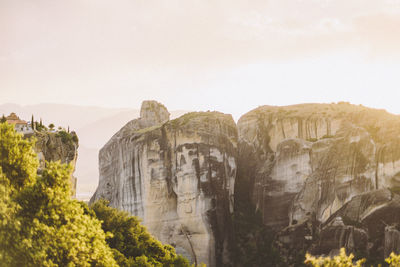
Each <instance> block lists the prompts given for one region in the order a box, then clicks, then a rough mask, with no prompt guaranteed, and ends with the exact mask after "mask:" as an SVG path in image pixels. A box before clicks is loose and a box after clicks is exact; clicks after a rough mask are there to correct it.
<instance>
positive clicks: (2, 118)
mask: <svg viewBox="0 0 400 267" xmlns="http://www.w3.org/2000/svg"><path fill="white" fill-rule="evenodd" d="M6 121H7V119H6V117H5V116H4V114H3V116H2V117H1V119H0V123H3V122H6Z"/></svg>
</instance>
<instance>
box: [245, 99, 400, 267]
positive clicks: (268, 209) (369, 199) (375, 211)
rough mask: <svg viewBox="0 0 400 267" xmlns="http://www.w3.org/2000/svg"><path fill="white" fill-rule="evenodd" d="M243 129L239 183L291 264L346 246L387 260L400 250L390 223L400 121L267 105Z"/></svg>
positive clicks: (343, 107)
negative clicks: (297, 256)
mask: <svg viewBox="0 0 400 267" xmlns="http://www.w3.org/2000/svg"><path fill="white" fill-rule="evenodd" d="M238 132H239V159H238V161H239V170H238V173H239V175H238V177H237V179H240V180H241V181H242V182H243V181H245V182H246V183H248V184H249V195H250V197H251V198H252V201H253V203H254V204H255V205H256V207H257V209H258V210H260V211H261V213H262V214H263V221H264V224H266V225H268V226H270V227H272V228H273V229H274V230H275V232H276V233H278V235H277V241H276V245H277V246H278V247H279V248H280V250H281V252H282V254H283V255H284V257H285V258H286V259H287V260H288V262H290V260H291V256H292V255H293V254H294V252H295V251H299V250H303V251H305V250H312V251H314V252H315V253H316V254H329V253H335V252H337V251H338V249H339V248H340V247H341V246H344V247H347V248H348V250H350V251H358V252H360V251H361V252H363V253H366V254H368V253H370V252H371V253H372V252H375V251H378V253H379V255H381V256H382V258H383V254H384V253H385V254H387V253H386V252H385V251H388V250H389V249H388V248H387V247H394V248H396V249H398V248H397V247H398V246H397V242H398V232H396V231H397V230H393V229H391V228H390V229H386V230H385V225H391V224H394V223H395V222H396V220H397V219H398V218H395V217H396V216H392V214H393V213H394V212H395V211H396V210H397V207H398V205H399V203H400V202H399V200H398V196H397V194H396V193H393V192H391V191H396V188H398V187H399V181H400V180H399V177H400V176H399V174H400V164H399V163H400V162H399V160H400V155H399V154H400V153H399V151H400V150H399V149H398V148H399V143H400V136H399V134H398V133H399V132H400V117H398V116H395V115H391V114H389V113H387V112H385V111H380V110H373V109H368V108H365V107H362V106H354V105H350V104H346V103H342V104H331V105H329V104H305V105H296V106H289V107H269V106H264V107H260V108H258V109H255V110H253V111H251V112H249V113H247V114H245V115H244V116H243V117H242V118H241V119H240V120H239V122H238ZM388 189H391V191H390V190H388ZM382 190H383V191H382ZM350 214H351V216H350ZM349 216H350V217H349ZM378 218H380V219H382V220H381V221H380V219H378ZM335 220H336V223H334V224H332V222H333V221H335ZM338 222H340V223H338ZM397 222H398V220H397ZM367 241H368V242H369V243H370V245H369V246H368V247H367V246H366V244H368V242H367Z"/></svg>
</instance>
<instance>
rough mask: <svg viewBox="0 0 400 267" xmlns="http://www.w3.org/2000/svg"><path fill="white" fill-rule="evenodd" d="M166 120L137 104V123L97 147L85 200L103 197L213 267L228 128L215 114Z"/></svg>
mask: <svg viewBox="0 0 400 267" xmlns="http://www.w3.org/2000/svg"><path fill="white" fill-rule="evenodd" d="M168 119H169V113H168V111H167V110H166V109H165V107H164V106H162V105H161V104H159V103H157V102H155V101H147V102H144V103H143V105H142V110H141V117H140V118H139V119H136V120H133V121H131V122H129V123H128V124H127V125H126V126H124V127H123V128H122V129H121V130H120V131H119V132H118V133H116V134H115V135H114V136H113V137H112V138H111V140H110V141H109V142H108V143H107V144H106V145H105V146H104V147H103V148H102V149H101V151H100V153H99V168H100V179H99V186H98V188H97V190H96V193H95V194H94V195H93V197H92V199H91V202H93V201H95V200H97V199H100V198H104V199H107V200H109V201H110V204H111V205H112V206H113V207H116V208H119V209H121V210H125V211H128V212H129V213H131V214H133V215H136V216H139V217H140V218H142V220H143V223H144V224H145V225H146V226H147V228H148V229H149V231H150V232H151V233H152V234H153V235H155V237H156V238H158V239H159V240H161V241H162V242H165V243H169V244H172V245H173V246H175V247H176V250H177V252H178V253H181V254H183V255H185V256H187V257H188V258H190V259H191V260H192V261H193V262H197V263H200V262H204V263H206V264H207V266H221V265H222V264H223V263H225V262H228V261H229V255H228V245H229V242H230V232H231V229H230V228H231V221H230V220H231V213H232V212H233V201H234V199H233V197H234V195H233V193H234V184H235V177H236V169H237V166H236V165H237V163H236V158H237V131H236V125H235V123H234V121H233V119H232V117H231V116H230V115H225V114H222V113H218V112H198V113H188V114H186V115H184V116H182V117H180V118H178V119H176V120H173V121H168Z"/></svg>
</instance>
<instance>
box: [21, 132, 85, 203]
mask: <svg viewBox="0 0 400 267" xmlns="http://www.w3.org/2000/svg"><path fill="white" fill-rule="evenodd" d="M26 136H27V137H31V136H34V137H35V139H36V144H35V152H36V153H37V154H38V157H39V163H40V168H43V167H44V165H45V161H60V162H61V163H71V164H72V166H73V167H74V168H75V165H76V160H77V158H78V141H76V140H77V138H76V139H75V141H74V140H72V136H75V137H76V134H75V133H74V132H72V133H71V134H67V133H65V135H63V134H59V133H51V132H38V131H35V132H34V133H33V134H29V135H26ZM39 170H40V169H39ZM76 181H77V180H76V178H75V177H74V176H73V175H72V176H71V189H72V196H73V197H75V194H76Z"/></svg>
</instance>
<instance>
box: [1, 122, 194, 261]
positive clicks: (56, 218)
mask: <svg viewBox="0 0 400 267" xmlns="http://www.w3.org/2000/svg"><path fill="white" fill-rule="evenodd" d="M33 146H34V143H33V141H32V140H28V139H24V138H23V137H22V135H21V134H19V133H16V132H15V130H14V128H13V126H11V125H9V124H7V123H1V124H0V240H1V242H0V262H1V266H118V265H120V266H189V264H188V262H187V260H185V259H184V258H182V257H179V256H177V255H176V253H175V250H174V248H172V247H171V246H168V245H162V244H161V243H160V242H159V241H157V240H155V239H154V238H153V237H152V236H151V235H150V234H149V233H148V232H147V231H146V229H145V228H144V227H143V226H141V225H140V224H139V221H138V220H137V219H136V218H134V217H130V216H129V215H128V214H126V213H123V212H119V211H117V210H115V209H112V208H109V207H107V206H106V203H104V202H100V203H97V204H95V205H94V207H93V209H91V208H90V207H88V206H87V205H86V204H85V203H83V202H79V201H77V200H73V199H71V197H70V195H71V193H70V190H71V188H70V187H71V186H70V179H69V177H70V174H71V171H72V167H71V166H70V165H67V164H60V163H59V162H47V163H46V167H45V169H44V170H43V171H42V172H41V174H40V175H38V174H37V169H38V165H39V164H38V159H37V156H36V154H35V153H34V151H33Z"/></svg>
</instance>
